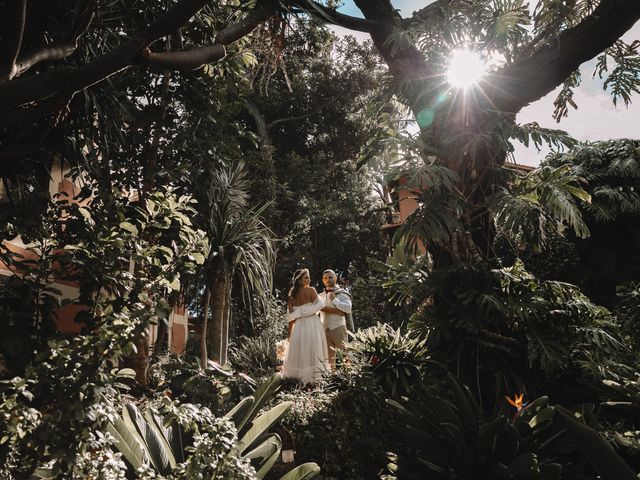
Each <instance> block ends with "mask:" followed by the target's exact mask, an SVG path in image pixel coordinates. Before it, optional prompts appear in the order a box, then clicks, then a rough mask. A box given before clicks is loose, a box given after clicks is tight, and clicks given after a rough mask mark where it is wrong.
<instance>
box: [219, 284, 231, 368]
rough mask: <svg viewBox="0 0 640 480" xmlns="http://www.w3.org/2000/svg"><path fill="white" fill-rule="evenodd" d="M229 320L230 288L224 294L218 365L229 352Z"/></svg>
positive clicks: (221, 363) (224, 361)
mask: <svg viewBox="0 0 640 480" xmlns="http://www.w3.org/2000/svg"><path fill="white" fill-rule="evenodd" d="M230 322H231V288H228V289H227V295H226V296H225V304H224V312H223V317H222V338H221V339H220V340H221V342H220V343H221V346H220V365H225V364H226V363H227V354H228V353H229V324H230Z"/></svg>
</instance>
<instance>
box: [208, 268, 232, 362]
mask: <svg viewBox="0 0 640 480" xmlns="http://www.w3.org/2000/svg"><path fill="white" fill-rule="evenodd" d="M227 288H228V286H227V279H226V275H225V273H219V274H218V276H217V278H216V279H215V280H214V289H213V293H212V295H211V296H212V301H213V318H212V320H213V321H212V322H211V323H210V324H209V325H208V331H207V340H208V342H209V358H211V359H212V360H213V361H214V362H218V363H220V356H221V350H222V329H223V323H224V307H225V301H226V296H227Z"/></svg>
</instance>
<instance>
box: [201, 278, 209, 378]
mask: <svg viewBox="0 0 640 480" xmlns="http://www.w3.org/2000/svg"><path fill="white" fill-rule="evenodd" d="M210 303H211V288H209V284H207V287H206V289H205V294H204V305H203V306H202V317H203V318H202V330H201V331H200V368H202V369H203V370H204V369H205V368H206V366H207V361H208V360H209V358H208V355H207V326H208V323H209V304H210Z"/></svg>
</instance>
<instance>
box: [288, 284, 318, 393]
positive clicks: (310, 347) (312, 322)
mask: <svg viewBox="0 0 640 480" xmlns="http://www.w3.org/2000/svg"><path fill="white" fill-rule="evenodd" d="M323 307H324V302H323V301H322V299H321V298H319V297H318V298H316V300H315V302H310V303H305V304H304V305H297V306H295V307H293V311H291V312H289V311H288V312H287V320H288V321H290V322H292V321H294V320H295V322H296V323H295V324H294V326H293V332H292V333H291V338H290V339H289V351H288V353H287V356H286V358H285V359H284V364H283V366H282V376H283V377H293V378H298V379H300V380H301V381H302V383H304V384H307V383H309V382H312V381H314V380H318V379H320V377H321V376H322V372H325V371H328V370H329V352H328V350H327V339H326V337H325V333H324V327H323V326H322V323H321V322H320V317H319V316H318V312H319V311H320V310H321V309H322V308H323Z"/></svg>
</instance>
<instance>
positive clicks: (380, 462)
mask: <svg viewBox="0 0 640 480" xmlns="http://www.w3.org/2000/svg"><path fill="white" fill-rule="evenodd" d="M385 397H386V395H385V393H384V391H383V390H382V389H381V388H380V387H379V386H378V384H377V383H376V381H375V380H374V379H373V377H372V376H371V375H370V373H369V372H367V371H366V369H365V367H364V366H363V365H356V364H354V363H352V364H351V365H349V366H348V367H345V368H344V369H342V370H338V371H337V372H336V373H335V374H334V375H332V376H331V377H329V378H328V383H327V386H326V388H325V389H323V390H312V391H306V390H302V389H298V388H294V389H293V390H290V391H287V392H283V393H281V394H280V395H279V396H278V399H279V400H286V401H291V402H293V407H292V409H291V411H290V412H289V414H288V415H287V416H286V417H285V418H284V419H283V422H282V426H283V431H284V435H285V436H284V437H283V441H284V443H285V445H287V446H289V445H290V448H292V449H293V450H295V451H296V456H297V457H300V458H304V459H305V460H309V461H314V462H316V463H318V465H320V466H321V469H322V478H323V479H345V480H346V479H348V480H365V479H366V480H370V479H372V478H378V475H379V473H380V472H381V471H383V469H384V465H385V463H386V458H385V453H386V452H387V451H388V450H389V449H390V448H392V447H393V445H394V443H393V442H392V441H390V440H389V435H388V433H389V430H390V428H391V419H392V417H393V415H394V412H393V411H392V409H390V408H388V407H387V406H386V405H385V402H384V399H385ZM283 448H284V447H283Z"/></svg>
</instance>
